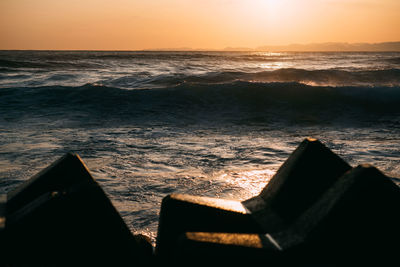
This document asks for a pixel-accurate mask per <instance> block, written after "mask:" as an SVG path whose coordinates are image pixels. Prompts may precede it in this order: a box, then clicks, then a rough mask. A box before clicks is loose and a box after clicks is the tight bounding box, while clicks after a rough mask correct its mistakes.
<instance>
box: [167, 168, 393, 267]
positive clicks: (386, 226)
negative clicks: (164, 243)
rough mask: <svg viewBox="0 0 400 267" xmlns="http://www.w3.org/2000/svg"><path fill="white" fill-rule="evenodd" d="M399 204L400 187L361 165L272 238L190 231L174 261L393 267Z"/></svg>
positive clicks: (179, 247) (181, 240)
mask: <svg viewBox="0 0 400 267" xmlns="http://www.w3.org/2000/svg"><path fill="white" fill-rule="evenodd" d="M399 204H400V188H399V187H398V186H397V185H396V184H395V183H393V182H392V181H391V179H389V178H388V177H386V176H385V175H384V174H382V173H381V172H379V171H378V170H377V169H376V168H374V167H371V166H368V165H362V166H358V167H357V168H354V169H352V170H351V171H349V172H347V173H346V174H345V175H343V176H342V177H340V178H339V179H338V180H337V181H336V182H335V183H334V184H333V185H332V187H331V188H330V189H329V190H327V191H326V192H325V193H324V194H323V195H322V196H321V198H319V200H318V201H316V202H315V203H314V205H312V206H311V207H310V208H309V209H308V210H307V211H306V212H304V213H303V214H302V215H301V216H300V217H299V218H298V219H297V220H296V221H295V222H294V223H293V224H292V225H291V226H290V227H289V228H287V229H285V230H283V231H278V232H275V233H270V234H242V233H202V232H197V233H191V232H186V233H184V234H182V235H181V238H180V239H179V242H180V244H179V246H178V247H177V249H176V251H175V252H174V260H175V261H177V262H180V261H182V260H183V261H184V260H188V259H190V258H192V259H193V258H196V259H197V261H198V262H201V263H206V262H207V259H209V257H211V256H212V257H214V261H216V262H221V263H222V262H224V261H227V262H244V263H255V262H256V263H265V264H266V263H268V266H309V264H313V265H312V266H347V265H349V264H351V265H352V266H358V265H359V264H362V265H363V266H364V265H366V266H368V265H369V264H371V263H374V264H376V266H391V264H393V263H394V262H397V260H398V251H399V249H400V245H399V240H400V228H399V225H400V214H399Z"/></svg>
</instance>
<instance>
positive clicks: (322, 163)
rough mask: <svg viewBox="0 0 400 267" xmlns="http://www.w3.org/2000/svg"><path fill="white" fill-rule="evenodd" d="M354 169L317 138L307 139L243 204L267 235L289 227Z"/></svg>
mask: <svg viewBox="0 0 400 267" xmlns="http://www.w3.org/2000/svg"><path fill="white" fill-rule="evenodd" d="M350 169H351V167H350V165H348V164H347V163H346V162H345V161H343V160H342V159H341V158H340V157H338V156H337V155H336V154H334V153H333V152H332V151H331V150H329V149H328V148H327V147H326V146H325V145H323V144H322V143H321V142H319V141H318V140H316V139H311V138H307V139H305V140H304V141H303V142H302V143H301V144H300V145H299V147H298V148H297V149H296V150H295V151H294V152H293V153H292V154H291V155H290V157H289V158H288V159H287V160H286V161H285V163H284V164H283V165H282V166H281V167H280V168H279V170H278V171H277V172H276V174H275V175H274V177H272V179H271V181H270V182H269V183H268V185H267V186H266V187H265V188H264V189H263V190H262V192H261V193H260V195H258V196H256V197H254V198H251V199H249V200H246V201H244V202H243V204H244V205H245V206H246V207H247V208H248V209H249V210H250V211H251V212H252V214H253V216H254V217H255V218H256V219H257V221H258V222H260V224H261V225H262V226H263V227H264V230H265V231H266V232H270V231H276V230H279V229H282V228H284V227H286V226H287V225H290V224H291V223H292V222H293V221H294V220H295V219H296V218H297V217H298V216H299V215H301V214H302V213H303V212H304V211H305V210H306V209H307V208H308V207H310V206H311V205H312V204H313V203H314V202H315V201H316V200H318V198H319V197H320V196H321V195H322V194H323V193H324V192H325V191H326V190H327V189H328V188H329V187H330V186H331V185H332V184H333V183H334V182H335V181H336V180H337V179H338V177H340V176H341V175H343V174H344V173H345V172H346V171H348V170H350Z"/></svg>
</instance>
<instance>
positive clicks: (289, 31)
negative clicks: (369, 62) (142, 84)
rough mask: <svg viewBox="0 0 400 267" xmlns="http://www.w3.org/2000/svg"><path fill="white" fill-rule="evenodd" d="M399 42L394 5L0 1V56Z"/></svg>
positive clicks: (353, 0)
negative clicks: (44, 51)
mask: <svg viewBox="0 0 400 267" xmlns="http://www.w3.org/2000/svg"><path fill="white" fill-rule="evenodd" d="M387 41H400V0H0V49H74V50H75V49H84V50H136V49H158V48H182V47H191V48H199V49H206V48H209V49H223V48H225V47H228V46H231V47H252V48H254V47H257V46H262V45H280V44H290V43H313V42H372V43H375V42H387Z"/></svg>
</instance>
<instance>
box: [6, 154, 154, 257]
mask: <svg viewBox="0 0 400 267" xmlns="http://www.w3.org/2000/svg"><path fill="white" fill-rule="evenodd" d="M6 237H7V238H6V240H7V262H11V263H14V262H22V263H23V262H25V263H44V264H46V263H52V262H63V263H68V262H70V263H71V262H74V264H78V265H80V263H82V264H83V263H96V262H97V263H101V262H113V263H116V264H117V263H125V262H126V263H131V264H134V263H137V262H143V261H147V260H149V259H150V257H151V254H152V248H151V245H150V244H149V243H148V242H144V239H143V238H141V237H139V236H133V235H132V233H131V232H130V230H129V228H128V227H127V226H126V224H125V223H124V221H123V220H122V218H121V217H120V215H119V213H118V212H117V211H116V209H115V208H114V207H113V205H112V203H111V202H110V200H109V199H108V198H107V196H106V194H105V193H104V191H103V190H102V189H101V187H100V186H99V185H98V184H97V182H96V181H95V180H94V179H93V178H92V177H91V175H90V173H89V171H88V170H87V168H86V166H85V165H84V164H83V163H82V161H81V160H80V158H79V157H78V156H76V155H73V154H67V155H65V156H64V157H63V158H61V159H60V160H58V161H56V162H55V163H54V164H52V165H51V166H50V167H48V168H47V169H45V170H43V171H42V172H40V173H39V174H38V175H36V176H34V177H33V178H32V179H30V180H28V181H27V182H25V183H24V184H22V185H21V186H20V187H19V188H17V189H16V190H14V191H12V192H10V193H9V194H8V201H7V225H6Z"/></svg>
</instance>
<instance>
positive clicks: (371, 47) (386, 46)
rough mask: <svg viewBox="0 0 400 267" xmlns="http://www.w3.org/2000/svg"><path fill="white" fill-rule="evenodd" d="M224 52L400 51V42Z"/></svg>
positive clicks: (333, 44) (316, 44)
mask: <svg viewBox="0 0 400 267" xmlns="http://www.w3.org/2000/svg"><path fill="white" fill-rule="evenodd" d="M224 51H305V52H308V51H376V52H381V51H382V52H383V51H399V52H400V42H385V43H333V42H332V43H311V44H290V45H265V46H260V47H257V48H247V47H227V48H225V49H224Z"/></svg>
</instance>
